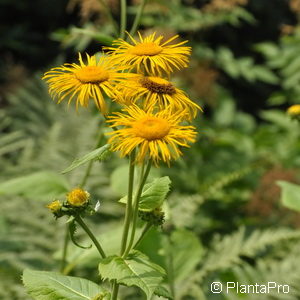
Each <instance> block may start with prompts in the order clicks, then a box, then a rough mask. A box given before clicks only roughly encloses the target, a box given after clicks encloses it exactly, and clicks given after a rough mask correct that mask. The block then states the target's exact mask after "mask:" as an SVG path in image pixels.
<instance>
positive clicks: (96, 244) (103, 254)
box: [75, 215, 106, 258]
mask: <svg viewBox="0 0 300 300" xmlns="http://www.w3.org/2000/svg"><path fill="white" fill-rule="evenodd" d="M75 220H76V222H77V223H78V224H79V225H80V226H81V227H82V229H83V230H84V231H85V232H86V233H87V235H88V236H89V237H90V239H91V240H92V242H93V243H94V245H95V246H96V248H97V250H98V252H99V254H100V255H101V257H102V258H105V257H106V255H105V253H104V250H103V249H102V247H101V245H100V243H99V242H98V240H97V239H96V237H95V236H94V234H93V233H92V231H91V230H90V229H89V227H88V226H87V225H86V224H85V223H84V221H83V220H82V218H81V217H80V216H79V215H77V216H76V217H75Z"/></svg>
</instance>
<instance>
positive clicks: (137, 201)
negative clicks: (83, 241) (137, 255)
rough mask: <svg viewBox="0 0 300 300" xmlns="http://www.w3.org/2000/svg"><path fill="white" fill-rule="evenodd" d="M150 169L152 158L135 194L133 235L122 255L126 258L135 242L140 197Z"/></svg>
mask: <svg viewBox="0 0 300 300" xmlns="http://www.w3.org/2000/svg"><path fill="white" fill-rule="evenodd" d="M150 169H151V160H149V161H148V164H147V167H146V170H145V173H144V174H143V173H141V177H140V183H139V187H138V190H137V193H136V195H135V199H134V210H133V220H132V229H131V236H130V241H129V245H128V247H127V249H126V251H125V253H124V254H123V255H122V257H124V258H126V256H127V255H128V253H129V251H130V250H131V248H132V245H133V242H134V237H135V231H136V225H137V217H138V211H139V201H140V197H141V195H142V191H143V187H144V185H145V183H146V180H147V177H148V175H149V172H150Z"/></svg>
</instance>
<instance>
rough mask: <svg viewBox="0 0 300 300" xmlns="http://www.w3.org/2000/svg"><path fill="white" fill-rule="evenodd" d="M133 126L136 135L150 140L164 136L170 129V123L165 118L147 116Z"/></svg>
mask: <svg viewBox="0 0 300 300" xmlns="http://www.w3.org/2000/svg"><path fill="white" fill-rule="evenodd" d="M132 128H133V129H134V133H135V134H136V136H138V137H141V138H144V139H146V140H148V141H152V140H159V139H162V138H164V137H165V136H166V135H167V134H168V133H169V131H170V128H171V126H170V124H169V123H168V121H167V120H165V119H160V118H157V117H145V118H143V119H140V120H138V121H136V122H135V123H134V124H133V126H132Z"/></svg>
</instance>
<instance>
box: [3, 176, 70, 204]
mask: <svg viewBox="0 0 300 300" xmlns="http://www.w3.org/2000/svg"><path fill="white" fill-rule="evenodd" d="M69 189H70V187H69V184H68V182H67V181H66V180H65V178H63V177H62V176H61V175H58V174H55V173H52V172H36V173H32V174H29V175H27V176H22V177H17V178H14V179H10V180H7V181H5V182H3V183H1V184H0V195H19V196H24V197H28V198H31V199H37V200H39V199H48V200H49V199H52V198H55V197H58V196H59V195H62V194H65V193H66V192H67V191H68V190H69Z"/></svg>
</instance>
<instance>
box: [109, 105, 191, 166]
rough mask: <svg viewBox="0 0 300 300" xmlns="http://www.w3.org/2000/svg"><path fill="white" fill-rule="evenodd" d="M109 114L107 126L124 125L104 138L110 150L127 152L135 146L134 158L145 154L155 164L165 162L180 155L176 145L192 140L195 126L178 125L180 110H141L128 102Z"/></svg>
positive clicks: (140, 158)
mask: <svg viewBox="0 0 300 300" xmlns="http://www.w3.org/2000/svg"><path fill="white" fill-rule="evenodd" d="M123 111H125V112H127V113H128V114H123V113H116V114H115V115H114V116H110V117H109V120H108V122H110V123H112V124H111V127H116V126H124V127H123V128H122V129H118V130H115V131H113V132H110V133H109V134H110V135H112V136H111V137H110V139H109V140H108V143H110V144H111V145H112V146H111V147H112V148H111V149H112V150H113V151H120V155H121V157H124V156H126V155H129V154H130V153H131V152H132V151H133V150H134V149H135V148H138V152H137V156H136V162H143V161H144V160H145V159H147V158H149V159H152V160H153V161H154V163H155V164H156V165H157V164H158V162H159V161H160V160H163V161H164V162H166V163H167V164H169V162H170V160H171V159H177V158H178V157H179V156H180V155H182V153H181V151H180V150H179V147H178V146H183V147H189V145H188V142H192V143H193V142H195V136H196V132H195V130H194V129H195V127H193V126H182V125H180V124H179V123H180V121H181V120H182V112H178V113H176V114H174V113H172V112H171V111H170V110H163V111H160V112H158V113H155V114H153V113H150V112H145V111H144V110H142V109H140V108H139V107H137V106H135V105H132V106H129V107H127V108H125V109H123Z"/></svg>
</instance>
